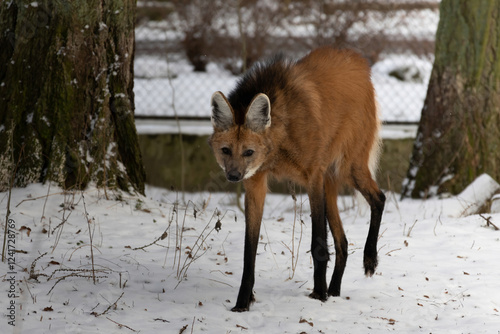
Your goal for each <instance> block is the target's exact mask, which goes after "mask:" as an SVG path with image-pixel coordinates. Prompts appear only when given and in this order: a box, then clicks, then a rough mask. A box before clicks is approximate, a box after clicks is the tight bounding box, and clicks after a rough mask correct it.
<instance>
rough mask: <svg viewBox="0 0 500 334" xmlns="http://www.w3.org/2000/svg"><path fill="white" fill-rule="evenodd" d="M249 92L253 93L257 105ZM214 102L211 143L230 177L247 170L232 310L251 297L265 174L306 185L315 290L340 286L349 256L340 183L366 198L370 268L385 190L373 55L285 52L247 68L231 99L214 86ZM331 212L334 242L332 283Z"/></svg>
mask: <svg viewBox="0 0 500 334" xmlns="http://www.w3.org/2000/svg"><path fill="white" fill-rule="evenodd" d="M258 93H263V94H266V95H265V96H267V97H269V101H270V125H269V123H266V110H265V109H266V103H265V101H266V99H265V98H260V99H257V95H258ZM217 94H219V95H217ZM216 95H217V96H216ZM252 99H254V100H255V101H257V103H255V105H252V101H254V100H252ZM226 104H227V106H226ZM212 106H213V123H214V134H213V135H212V137H211V138H210V144H211V146H212V148H213V150H214V153H215V156H216V159H217V161H218V163H219V164H220V165H221V167H222V168H223V169H224V170H225V171H226V174H227V177H228V179H229V180H231V181H240V180H243V182H244V185H245V190H246V197H245V216H246V235H245V258H244V260H245V266H244V272H243V278H242V285H241V288H240V293H239V295H238V301H237V303H236V306H235V307H234V308H233V311H245V310H248V307H249V304H250V302H251V301H252V300H253V291H252V289H253V282H254V267H255V254H256V251H257V242H258V236H259V233H260V223H261V219H262V212H263V206H264V198H265V195H266V192H267V178H268V175H271V176H274V177H276V178H278V179H282V178H286V179H291V180H292V181H294V182H296V183H298V184H300V185H302V186H303V187H305V189H307V192H308V195H309V199H310V204H311V217H312V224H313V226H312V228H313V229H312V232H313V240H312V244H311V254H312V256H313V260H314V267H315V269H314V290H313V292H312V293H311V297H312V298H317V299H321V300H325V299H326V297H327V294H329V295H334V296H338V295H339V294H340V283H341V279H342V275H343V272H344V268H345V262H346V259H347V240H346V237H345V234H344V231H343V228H342V222H341V220H340V217H339V213H338V209H337V192H338V189H339V187H340V186H341V185H350V186H352V187H353V188H355V189H357V190H359V191H360V192H361V194H362V195H363V196H364V197H365V198H366V199H367V201H368V203H369V204H370V207H371V212H372V217H371V224H370V231H369V235H368V239H367V243H366V246H365V257H364V265H365V272H366V274H367V275H372V274H373V272H374V270H375V267H376V265H377V254H376V242H377V237H378V231H379V226H380V219H381V216H382V211H383V207H384V201H385V197H384V195H383V193H382V192H381V191H380V190H379V188H378V186H377V184H376V183H375V181H374V179H373V177H372V172H373V169H374V167H375V164H376V158H377V151H378V148H379V139H378V129H379V120H378V116H377V108H376V101H375V94H374V89H373V85H372V83H371V80H370V68H369V66H368V64H367V62H366V61H365V60H364V59H363V58H362V57H361V56H360V55H358V54H357V53H355V52H353V51H349V50H334V49H331V48H326V47H325V48H320V49H316V50H314V51H312V52H311V53H310V54H308V55H307V56H305V57H304V58H302V59H301V60H299V61H298V62H296V63H290V62H287V61H284V60H281V59H279V60H277V61H275V62H272V63H269V64H268V65H260V67H258V68H256V69H254V70H253V71H252V70H251V71H250V72H249V73H248V74H247V75H246V76H245V78H243V79H242V81H241V82H240V83H239V84H238V86H237V87H236V89H235V90H234V91H233V92H231V94H230V95H229V98H228V99H226V98H225V97H223V95H222V93H216V94H214V99H213V101H212ZM229 110H230V111H229ZM228 115H229V116H228ZM252 115H256V118H252V117H253V116H252ZM224 117H226V118H224ZM228 117H232V119H230V118H228ZM245 117H246V118H245ZM224 122H225V123H224ZM250 151H251V152H250ZM371 169H372V170H371ZM326 221H328V222H329V226H330V230H331V231H332V235H333V238H334V241H335V249H336V261H335V271H334V274H333V276H332V280H331V282H330V287H329V288H328V290H327V287H326V279H325V275H326V263H327V261H328V249H327V247H326Z"/></svg>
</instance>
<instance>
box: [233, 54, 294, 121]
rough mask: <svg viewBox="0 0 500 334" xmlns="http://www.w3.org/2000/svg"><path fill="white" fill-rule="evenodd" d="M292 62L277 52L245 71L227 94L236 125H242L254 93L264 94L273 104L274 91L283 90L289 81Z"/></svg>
mask: <svg viewBox="0 0 500 334" xmlns="http://www.w3.org/2000/svg"><path fill="white" fill-rule="evenodd" d="M293 64H294V62H292V61H290V60H289V59H287V58H286V57H285V56H284V55H283V54H282V53H279V54H277V55H275V56H274V57H272V58H270V59H269V60H267V61H265V62H263V63H261V62H259V63H256V64H255V65H253V66H252V67H251V68H250V69H249V70H248V71H247V72H246V73H245V75H244V76H243V77H242V78H241V79H240V80H239V81H238V83H237V84H236V87H235V88H234V89H233V90H232V91H231V92H230V93H229V96H228V100H229V103H230V104H231V106H232V107H233V110H234V114H235V115H234V116H235V122H236V124H237V125H243V123H244V120H245V112H246V109H247V107H248V105H249V104H250V102H252V99H253V98H254V97H255V95H257V94H259V93H264V94H266V95H267V96H268V97H269V100H270V101H271V105H273V103H274V101H275V99H276V92H277V91H278V90H284V89H285V87H286V86H287V84H288V82H289V77H288V76H289V73H288V70H289V68H290V67H291V66H292V65H293Z"/></svg>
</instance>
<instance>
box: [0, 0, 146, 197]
mask: <svg viewBox="0 0 500 334" xmlns="http://www.w3.org/2000/svg"><path fill="white" fill-rule="evenodd" d="M135 5H136V1H135V0H108V1H104V0H100V1H98V0H86V1H51V0H38V1H37V2H29V1H20V0H12V1H2V2H1V3H0V191H3V190H5V189H6V188H7V187H8V186H9V185H10V183H11V180H13V181H14V186H25V185H27V184H29V183H32V182H45V181H55V182H56V183H58V184H59V185H61V186H62V187H64V188H78V189H82V188H85V187H86V185H88V184H89V183H90V182H94V183H95V184H97V185H98V186H104V187H111V188H113V187H117V188H120V189H125V190H132V189H135V190H137V191H139V192H141V193H142V192H144V178H145V174H144V168H143V166H142V159H141V154H140V150H139V145H138V140H137V132H136V129H135V124H134V93H133V78H134V76H133V57H134V20H135Z"/></svg>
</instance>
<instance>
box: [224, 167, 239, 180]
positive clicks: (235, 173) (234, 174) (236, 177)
mask: <svg viewBox="0 0 500 334" xmlns="http://www.w3.org/2000/svg"><path fill="white" fill-rule="evenodd" d="M226 177H227V179H228V181H230V182H238V181H241V178H242V175H241V173H240V172H238V171H237V170H230V171H229V172H227V174H226Z"/></svg>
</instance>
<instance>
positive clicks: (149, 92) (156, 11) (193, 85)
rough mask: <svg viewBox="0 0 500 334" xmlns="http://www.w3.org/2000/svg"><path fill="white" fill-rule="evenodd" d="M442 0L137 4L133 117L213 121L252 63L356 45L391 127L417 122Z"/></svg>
mask: <svg viewBox="0 0 500 334" xmlns="http://www.w3.org/2000/svg"><path fill="white" fill-rule="evenodd" d="M438 20H439V1H438V0H433V1H430V0H428V1H423V0H422V1H419V0H350V1H348V0H288V1H278V0H233V1H223V0H213V1H206V0H177V1H175V0H171V1H139V2H138V17H137V28H136V54H135V98H136V115H140V116H164V117H175V116H176V115H177V116H179V117H181V118H208V117H209V116H210V108H209V101H210V97H211V95H212V93H213V92H214V91H216V90H220V91H222V92H224V93H228V92H229V91H230V90H231V88H232V87H233V86H234V84H235V82H236V80H237V79H238V77H239V75H241V73H242V72H243V71H244V70H245V69H246V68H248V67H250V66H251V65H252V64H253V63H254V62H256V61H258V60H260V59H262V58H265V57H267V56H270V55H272V54H274V53H276V52H284V53H285V54H288V55H290V57H293V58H299V57H301V56H303V55H305V54H306V53H307V52H308V51H310V50H311V49H313V48H314V47H316V46H318V45H324V44H329V45H333V46H335V47H349V48H354V49H356V50H358V51H359V52H361V53H362V54H363V55H364V56H365V57H366V58H367V59H368V60H369V61H370V63H371V65H372V78H373V82H374V85H375V89H376V92H377V95H378V100H379V103H380V106H381V114H382V118H383V120H384V121H386V122H418V120H419V118H420V112H421V109H422V105H423V102H424V98H425V94H426V89H427V83H428V79H429V76H430V72H431V69H432V62H433V59H434V58H433V57H434V36H435V32H436V28H437V24H438Z"/></svg>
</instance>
